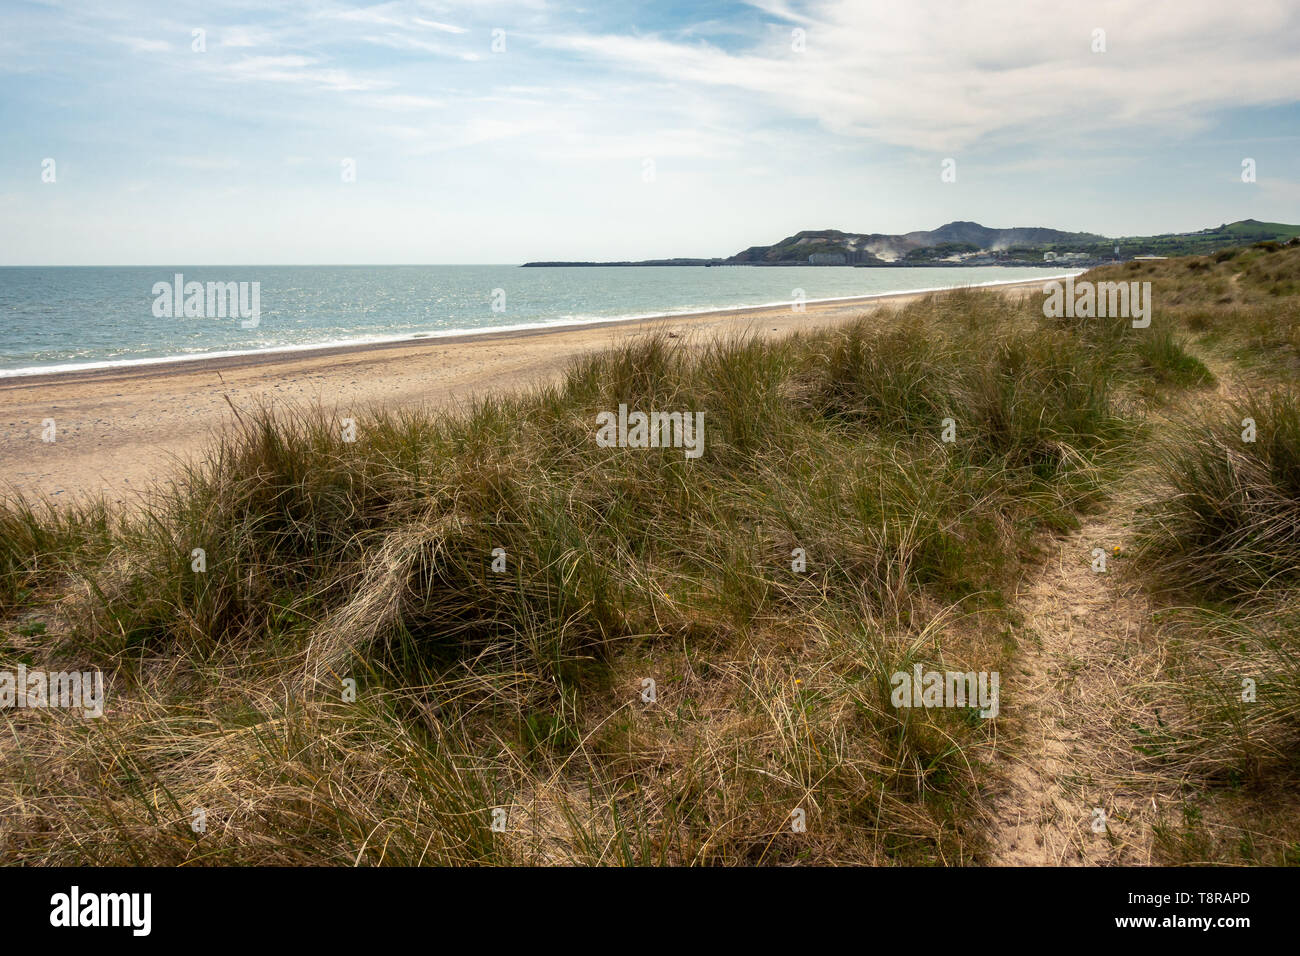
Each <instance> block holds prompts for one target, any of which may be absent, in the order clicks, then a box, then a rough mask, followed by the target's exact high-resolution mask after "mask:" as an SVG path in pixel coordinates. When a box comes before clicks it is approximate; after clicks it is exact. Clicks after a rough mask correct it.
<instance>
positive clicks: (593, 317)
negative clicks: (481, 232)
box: [0, 265, 1050, 377]
mask: <svg viewBox="0 0 1300 956" xmlns="http://www.w3.org/2000/svg"><path fill="white" fill-rule="evenodd" d="M178 273H179V274H181V275H182V276H183V277H184V280H183V284H185V285H188V284H189V283H190V282H200V283H203V284H204V285H205V288H206V284H207V283H209V282H221V283H227V282H234V283H240V282H246V283H249V284H250V285H249V286H246V287H245V293H246V294H249V295H248V298H247V299H246V302H247V303H248V305H249V306H250V307H251V305H252V301H251V294H250V293H251V291H252V285H251V283H257V284H258V286H257V291H258V300H259V306H260V309H259V312H260V314H259V316H258V320H257V322H256V324H255V325H253V323H251V322H249V321H242V320H241V318H240V317H238V316H231V315H227V316H226V317H224V318H223V317H216V316H213V317H208V316H207V315H204V316H203V317H186V316H184V315H183V314H182V315H180V317H177V316H176V315H174V314H170V313H172V312H174V311H176V310H175V309H173V308H172V305H173V303H174V302H175V299H174V297H173V296H172V295H171V294H169V293H168V292H166V291H163V292H158V293H155V291H154V290H155V287H156V284H157V283H162V282H166V283H169V284H171V285H174V284H175V277H176V274H178ZM1049 275H1050V273H1049V272H1048V271H1047V270H1043V269H1035V268H1026V267H1020V268H1001V267H988V268H923V269H906V268H899V269H890V268H877V269H854V268H847V267H846V268H835V267H829V268H828V267H818V268H797V267H790V268H785V267H754V266H736V267H724V268H700V267H691V266H681V267H678V266H656V267H640V268H638V267H602V268H529V269H524V268H521V267H519V266H511V265H500V266H220V267H218V266H174V267H150V266H141V267H135V266H132V267H57V268H31V267H7V268H0V376H2V377H7V376H13V375H25V374H35V373H38V372H50V371H63V370H72V369H77V368H95V367H103V366H109V365H122V364H129V363H137V362H157V361H164V360H168V359H177V358H189V357H203V356H213V355H226V354H238V353H247V352H261V351H267V350H294V349H303V348H311V347H314V346H321V345H335V344H343V343H363V342H382V341H392V340H397V339H409V338H422V337H436V336H442V335H450V334H456V333H464V332H481V331H491V330H493V329H515V328H533V327H544V326H553V325H567V324H581V323H588V322H599V321H605V320H609V319H618V318H636V317H644V316H659V315H676V314H682V313H688V312H698V311H704V310H708V309H721V308H732V307H739V306H757V305H769V304H773V303H780V302H789V301H791V300H792V299H794V298H796V297H799V296H800V295H802V297H803V298H804V299H806V300H807V301H809V302H813V301H816V300H819V299H835V298H843V297H851V296H861V295H876V294H883V293H888V292H901V291H908V290H913V289H921V288H949V287H953V286H961V285H977V284H984V283H992V282H1005V281H1013V280H1016V279H1027V278H1028V279H1032V278H1043V279H1047V278H1048V277H1049ZM797 290H802V293H800V292H799V291H797ZM204 300H205V301H204V306H205V311H206V296H205V297H204ZM195 302H196V303H197V302H198V300H197V299H196V300H195ZM183 311H184V310H183V309H182V310H181V312H182V313H183ZM250 311H251V308H250ZM159 313H162V314H159Z"/></svg>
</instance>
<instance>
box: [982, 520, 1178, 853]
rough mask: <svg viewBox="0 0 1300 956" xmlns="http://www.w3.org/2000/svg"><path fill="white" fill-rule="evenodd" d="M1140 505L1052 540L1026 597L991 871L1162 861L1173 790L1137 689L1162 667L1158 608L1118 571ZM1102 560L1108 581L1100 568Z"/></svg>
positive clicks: (1005, 705)
mask: <svg viewBox="0 0 1300 956" xmlns="http://www.w3.org/2000/svg"><path fill="white" fill-rule="evenodd" d="M1131 504H1132V499H1131V497H1126V498H1122V499H1120V500H1117V501H1114V502H1112V503H1111V504H1110V506H1109V507H1108V508H1107V509H1106V511H1105V512H1103V513H1102V514H1100V515H1097V516H1095V517H1093V518H1091V519H1090V520H1088V521H1087V522H1086V523H1085V524H1084V525H1083V527H1081V528H1080V529H1079V530H1078V531H1076V532H1074V533H1072V534H1069V535H1067V536H1065V537H1064V538H1061V539H1059V540H1057V541H1055V542H1052V545H1051V548H1052V553H1051V556H1050V557H1049V559H1048V560H1047V561H1046V562H1045V564H1044V565H1043V567H1042V568H1041V569H1039V570H1038V571H1037V572H1036V573H1035V574H1034V575H1032V576H1031V577H1030V579H1029V580H1028V582H1027V583H1026V585H1025V586H1024V587H1023V588H1022V589H1021V591H1020V592H1019V594H1018V595H1017V603H1016V606H1017V607H1018V608H1019V610H1020V611H1021V613H1022V614H1023V624H1022V625H1021V627H1020V628H1019V632H1018V635H1017V639H1018V645H1019V647H1018V654H1017V657H1016V665H1015V667H1014V669H1013V671H1012V673H1010V674H1008V675H1006V676H1005V677H1004V678H1003V681H1002V715H1003V717H1004V718H1005V719H1006V721H1007V723H1008V724H1009V725H1010V733H1009V743H1008V744H1007V747H1006V749H1005V750H1004V752H1003V753H1002V755H1001V759H1000V761H999V763H998V764H997V765H995V767H994V772H995V773H996V774H999V775H1000V776H1001V778H1002V779H1001V781H1000V782H999V784H998V785H996V786H995V787H994V788H993V796H992V799H991V800H990V802H989V806H988V811H989V852H988V857H987V860H986V861H985V862H988V863H992V864H996V865H1001V866H1065V865H1077V864H1107V863H1113V864H1130V865H1131V864H1147V863H1150V862H1152V861H1151V834H1152V830H1151V827H1152V823H1153V822H1154V821H1155V819H1156V816H1157V811H1158V808H1159V807H1160V805H1161V803H1162V801H1165V800H1167V799H1170V797H1169V792H1170V787H1169V781H1168V780H1167V779H1165V778H1164V777H1162V776H1161V775H1160V774H1159V773H1157V772H1155V771H1153V770H1152V769H1151V768H1148V767H1145V766H1144V765H1143V764H1142V762H1141V761H1140V760H1139V759H1137V758H1138V757H1139V756H1140V754H1139V753H1138V752H1137V751H1135V750H1134V749H1133V742H1134V741H1133V736H1134V735H1133V728H1141V727H1142V726H1144V725H1145V724H1147V723H1149V722H1151V721H1153V720H1158V719H1159V718H1158V715H1156V714H1151V713H1148V712H1147V711H1146V710H1145V709H1144V707H1143V704H1142V698H1141V697H1140V695H1138V694H1136V693H1134V689H1135V688H1137V687H1139V686H1140V685H1142V684H1143V683H1144V682H1147V681H1150V680H1152V679H1154V678H1155V676H1156V674H1157V673H1158V670H1159V665H1160V659H1159V649H1158V648H1157V647H1155V646H1153V644H1152V642H1151V640H1150V633H1149V628H1150V620H1151V618H1150V616H1151V606H1150V603H1149V601H1148V600H1147V598H1146V596H1145V595H1144V594H1142V593H1141V591H1140V589H1139V588H1138V587H1137V586H1136V585H1134V584H1133V583H1132V582H1130V581H1126V580H1124V579H1123V577H1122V576H1120V575H1118V574H1117V573H1116V572H1117V571H1118V569H1119V567H1120V566H1121V565H1122V562H1123V561H1124V559H1125V554H1126V551H1127V545H1128V519H1129V517H1130V515H1131V510H1130V508H1131ZM1097 551H1100V552H1101V553H1102V554H1104V555H1105V559H1106V565H1105V566H1106V571H1105V572H1099V571H1097V570H1094V563H1095V562H1098V558H1097V557H1095V556H1094V555H1095V552H1097ZM1097 566H1100V565H1099V563H1098V565H1097Z"/></svg>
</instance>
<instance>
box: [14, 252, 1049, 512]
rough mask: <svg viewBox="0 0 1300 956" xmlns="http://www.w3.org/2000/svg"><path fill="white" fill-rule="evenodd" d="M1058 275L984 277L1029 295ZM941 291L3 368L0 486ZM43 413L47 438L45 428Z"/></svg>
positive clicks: (91, 476) (549, 377)
mask: <svg viewBox="0 0 1300 956" xmlns="http://www.w3.org/2000/svg"><path fill="white" fill-rule="evenodd" d="M1054 278H1059V277H1058V276H1043V277H1041V278H1035V279H1026V280H1013V281H1010V282H1004V283H999V284H997V285H996V286H989V285H985V286H983V287H984V288H991V289H992V290H994V291H999V292H1008V293H1013V294H1023V292H1024V291H1025V290H1028V289H1033V288H1041V287H1042V284H1043V283H1044V282H1049V281H1052V280H1053V279H1054ZM941 291H945V290H917V291H908V292H891V293H884V294H879V295H873V296H862V297H853V298H849V299H833V300H821V301H815V302H814V301H810V302H808V303H806V305H805V310H804V311H802V312H794V311H793V310H792V308H791V306H790V304H788V303H783V304H776V305H766V306H758V307H738V308H732V309H718V310H711V311H707V312H696V313H684V314H677V315H668V316H657V317H654V318H633V319H625V318H619V319H610V320H604V321H596V322H585V323H581V324H565V325H548V326H542V327H537V328H527V329H493V330H487V331H482V332H468V333H459V334H448V335H442V336H431V337H425V338H408V339H401V340H396V341H390V342H368V343H358V344H349V345H332V346H323V347H319V348H308V349H300V350H292V351H268V352H252V353H244V354H236V355H224V356H215V357H214V356H206V357H201V358H200V357H196V358H193V359H181V360H171V361H158V362H147V363H132V364H124V365H117V366H110V367H105V368H93V369H84V370H67V371H60V372H52V373H40V374H30V375H11V376H8V377H4V378H0V495H12V494H14V493H17V494H21V495H23V496H25V497H27V498H29V499H43V498H48V499H51V500H54V501H60V500H68V499H69V498H71V497H79V496H85V495H90V496H100V495H102V496H103V497H104V498H105V499H106V500H107V501H109V502H110V503H128V502H130V501H131V500H132V499H137V498H138V497H139V495H140V494H142V493H146V492H147V491H148V490H149V489H150V488H151V486H152V485H153V484H154V483H155V482H156V481H158V480H165V479H166V478H167V477H168V476H169V475H170V474H172V473H173V472H174V470H175V468H176V467H178V466H179V464H180V463H181V462H182V461H185V460H193V459H195V458H197V457H199V456H200V455H201V452H202V450H203V448H204V447H205V446H206V445H207V444H208V443H209V442H210V441H211V440H213V439H214V438H215V436H216V434H217V433H218V432H219V431H220V430H221V429H222V428H225V427H227V426H228V425H229V424H230V422H231V419H232V418H233V412H232V408H244V407H251V406H254V405H257V404H273V405H274V404H281V403H283V404H314V403H320V404H322V405H324V406H325V407H328V408H334V409H337V410H338V411H339V413H340V415H342V414H344V413H347V412H359V411H362V410H364V409H365V408H367V407H375V406H383V407H387V408H390V409H398V408H405V407H415V406H434V407H447V406H452V405H456V404H460V403H464V402H467V401H469V400H472V399H474V398H478V397H483V396H485V395H488V394H496V393H502V392H509V391H514V390H518V389H520V388H526V387H529V386H533V385H539V384H545V383H547V382H554V381H558V380H559V377H560V376H561V375H562V374H563V371H564V369H565V368H567V367H568V365H569V363H570V362H571V361H572V360H573V359H575V358H576V357H578V356H580V355H582V354H584V353H588V352H591V351H594V350H600V349H603V348H608V347H610V346H611V345H615V344H617V343H618V342H620V341H626V340H628V339H629V338H632V337H635V336H638V335H645V334H648V333H653V332H656V331H661V332H665V333H668V334H672V335H676V336H683V337H686V338H688V339H693V338H704V339H707V338H711V337H714V336H717V335H734V334H745V333H752V334H757V335H764V336H781V335H788V334H790V333H792V332H796V331H798V330H801V329H816V328H823V327H826V326H832V325H836V324H839V323H842V322H844V321H847V320H851V319H853V318H855V317H857V316H859V315H863V314H868V313H870V312H872V311H875V310H877V309H880V308H883V307H889V306H898V305H902V304H904V303H906V302H908V301H912V300H915V299H919V298H923V297H925V296H927V295H931V294H934V293H935V292H941ZM49 420H53V422H54V426H55V441H53V442H48V441H44V440H43V432H45V431H46V426H47V423H48V421H49Z"/></svg>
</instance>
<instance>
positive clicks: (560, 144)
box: [0, 0, 1300, 265]
mask: <svg viewBox="0 0 1300 956" xmlns="http://www.w3.org/2000/svg"><path fill="white" fill-rule="evenodd" d="M1298 145H1300V3H1297V2H1295V0H1251V2H1249V3H1245V4H1232V3H1223V2H1222V0H1171V2H1167V0H1125V2H1110V0H1098V2H1089V3H1081V2H1078V0H1073V2H1054V0H1037V2H1030V0H1023V2H1010V0H1007V2H1001V0H978V2H962V0H906V2H900V0H886V2H874V0H856V2H855V0H812V2H795V0H750V2H710V0H699V2H680V3H679V2H666V3H623V2H619V0H599V2H588V3H586V4H576V5H575V4H566V3H558V2H557V3H552V2H546V0H531V2H529V0H525V2H495V0H476V2H473V3H465V4H456V3H442V2H424V0H395V2H391V3H381V4H351V3H344V2H333V0H308V2H297V0H284V2H276V3H267V2H266V0H256V2H240V0H236V2H203V3H196V2H191V0H168V2H155V3H143V2H134V0H113V2H112V3H109V4H99V3H87V2H83V3H62V2H28V0H0V264H4V265H94V264H101V265H132V264H140V265H146V264H147V265H161V264H316V263H321V264H326V263H331V264H332V263H358V264H370V263H449V264H454V263H511V262H523V261H527V260H538V259H545V260H588V259H596V260H610V259H613V260H621V259H642V258H658V257H672V256H698V257H707V256H727V255H731V254H733V253H735V252H738V251H739V250H741V249H743V248H745V247H747V246H751V245H761V244H770V243H774V242H777V241H779V240H780V239H782V238H783V237H785V236H788V235H791V234H793V233H795V232H798V231H799V230H802V229H843V230H846V231H853V232H882V233H898V232H908V231H912V230H917V229H933V228H935V227H937V226H939V225H942V224H943V223H945V222H949V221H952V220H975V221H978V222H981V223H983V224H985V225H988V226H999V227H1009V226H1048V227H1052V228H1059V229H1067V230H1082V231H1089V232H1097V233H1101V234H1104V235H1110V236H1118V235H1146V234H1153V233H1165V232H1177V231H1188V230H1195V229H1201V228H1205V227H1209V226H1216V225H1218V224H1220V223H1223V222H1231V221H1234V220H1238V219H1245V218H1255V219H1262V220H1267V221H1275V222H1290V223H1297V222H1300V149H1298V148H1297V146H1298ZM1246 160H1253V161H1254V162H1253V167H1254V172H1255V176H1254V181H1253V182H1243V162H1245V161H1246ZM948 161H951V162H948ZM945 170H948V171H950V175H949V176H947V177H945V176H944V172H945Z"/></svg>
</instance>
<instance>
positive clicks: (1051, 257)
mask: <svg viewBox="0 0 1300 956" xmlns="http://www.w3.org/2000/svg"><path fill="white" fill-rule="evenodd" d="M1043 261H1044V262H1055V261H1056V253H1055V252H1044V253H1043Z"/></svg>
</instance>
